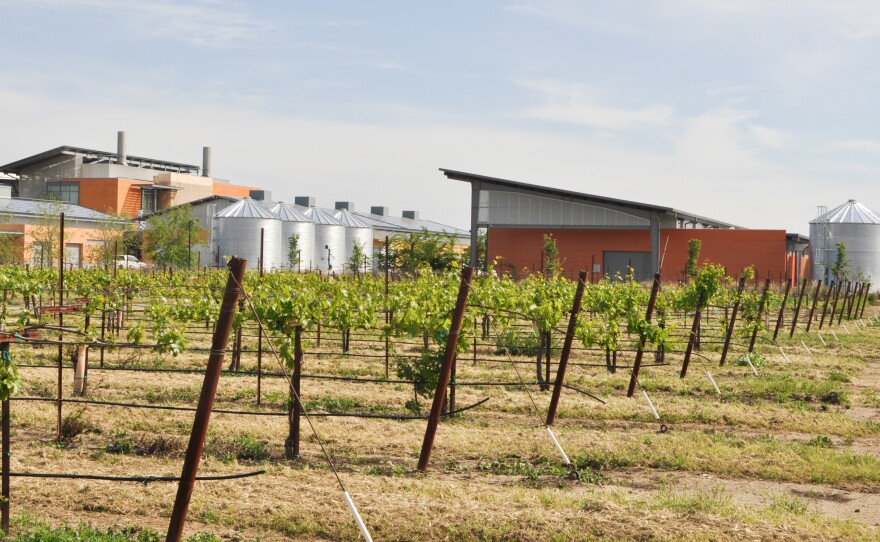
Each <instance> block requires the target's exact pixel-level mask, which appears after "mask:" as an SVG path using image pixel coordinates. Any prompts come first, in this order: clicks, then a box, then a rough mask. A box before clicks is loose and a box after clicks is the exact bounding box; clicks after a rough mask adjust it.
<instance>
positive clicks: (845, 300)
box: [837, 282, 852, 325]
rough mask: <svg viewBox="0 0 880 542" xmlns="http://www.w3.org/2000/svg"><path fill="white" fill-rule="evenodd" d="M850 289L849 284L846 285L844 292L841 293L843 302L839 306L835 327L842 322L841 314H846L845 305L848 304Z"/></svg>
mask: <svg viewBox="0 0 880 542" xmlns="http://www.w3.org/2000/svg"><path fill="white" fill-rule="evenodd" d="M851 287H852V283H851V282H847V283H846V290H845V291H844V292H843V301H841V304H840V312H839V313H837V325H840V323H841V322H843V313H845V312H846V305H847V303H848V302H849V290H850V288H851Z"/></svg>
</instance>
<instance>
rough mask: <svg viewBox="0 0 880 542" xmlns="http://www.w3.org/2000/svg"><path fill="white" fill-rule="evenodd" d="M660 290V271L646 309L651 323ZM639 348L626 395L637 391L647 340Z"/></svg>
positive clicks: (656, 275) (647, 320) (631, 394)
mask: <svg viewBox="0 0 880 542" xmlns="http://www.w3.org/2000/svg"><path fill="white" fill-rule="evenodd" d="M658 292H660V273H655V274H654V283H653V284H652V285H651V297H650V298H648V308H647V310H645V321H646V322H648V323H650V322H651V317H652V316H653V315H654V305H655V304H656V303H657V293H658ZM639 345H640V346H639V349H638V351H637V352H636V358H635V360H634V361H633V368H632V375H630V378H629V387H628V388H627V390H626V396H627V397H632V396H633V394H634V393H635V392H636V384H637V383H638V381H639V370H640V369H641V368H642V355H643V354H644V350H645V340H644V339H642V340H641V341H640V342H639Z"/></svg>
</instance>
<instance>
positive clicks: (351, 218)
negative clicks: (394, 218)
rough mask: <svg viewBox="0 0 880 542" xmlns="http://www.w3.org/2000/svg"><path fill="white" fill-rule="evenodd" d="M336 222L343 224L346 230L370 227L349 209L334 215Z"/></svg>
mask: <svg viewBox="0 0 880 542" xmlns="http://www.w3.org/2000/svg"><path fill="white" fill-rule="evenodd" d="M333 216H334V217H335V218H336V220H338V221H340V222H342V225H343V226H345V227H346V228H369V227H370V225H369V224H367V223H366V222H365V221H363V220H361V219H360V218H359V217H358V216H356V215H354V214H352V213H351V212H349V211H348V209H339V210H337V211H336V213H334V215H333Z"/></svg>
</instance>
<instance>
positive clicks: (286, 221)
mask: <svg viewBox="0 0 880 542" xmlns="http://www.w3.org/2000/svg"><path fill="white" fill-rule="evenodd" d="M270 210H271V211H272V212H273V213H275V214H276V215H278V217H279V218H280V219H281V261H282V262H284V265H285V266H289V265H290V258H289V253H290V250H289V248H288V247H289V242H290V241H289V240H290V237H291V236H292V235H298V236H299V241H298V244H297V246H298V247H299V254H300V256H299V257H300V262H299V267H298V269H302V270H304V271H307V270H309V269H312V267H314V266H313V261H314V259H315V223H314V222H312V221H311V220H310V219H309V218H308V217H307V216H306V215H305V214H304V213H303V212H302V211H300V210H299V209H297V207H296V206H295V205H292V204H290V203H276V204H275V205H274V206H273V207H272V208H271V209H270Z"/></svg>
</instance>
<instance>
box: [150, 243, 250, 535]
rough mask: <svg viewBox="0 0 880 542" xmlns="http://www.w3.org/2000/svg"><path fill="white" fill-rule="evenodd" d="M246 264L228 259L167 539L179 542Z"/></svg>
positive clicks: (245, 262)
mask: <svg viewBox="0 0 880 542" xmlns="http://www.w3.org/2000/svg"><path fill="white" fill-rule="evenodd" d="M246 267H247V260H242V259H241V258H238V257H236V256H233V258H232V260H230V261H229V276H228V278H227V280H226V290H225V291H224V293H223V303H222V304H221V305H220V316H219V317H218V318H217V325H216V327H215V329H214V337H213V339H212V341H211V354H210V356H209V357H208V367H207V368H206V369H205V379H204V382H203V383H202V392H201V394H200V395H199V404H198V407H197V409H196V417H195V421H194V422H193V427H192V433H190V438H189V445H188V446H187V449H186V456H185V457H184V460H183V471H182V472H181V474H180V484H179V485H178V486H177V497H176V498H175V499H174V509H173V510H172V512H171V521H170V523H169V524H168V535H167V536H166V537H165V540H166V542H180V538H181V535H182V534H183V525H184V523H185V522H186V514H187V511H188V510H189V501H190V499H191V498H192V491H193V486H194V485H195V480H196V473H197V472H198V470H199V462H200V461H201V457H202V451H203V450H204V447H205V436H206V435H207V433H208V421H209V420H210V419H211V410H212V409H213V407H214V397H215V396H216V395H217V384H218V382H219V380H220V372H221V371H222V369H223V358H224V357H225V356H226V347H227V345H228V344H229V335H230V334H231V333H232V320H233V318H234V317H235V309H236V307H237V305H238V303H237V302H238V296H239V295H240V293H241V288H240V286H239V285H241V284H242V283H243V281H244V270H245V268H246Z"/></svg>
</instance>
